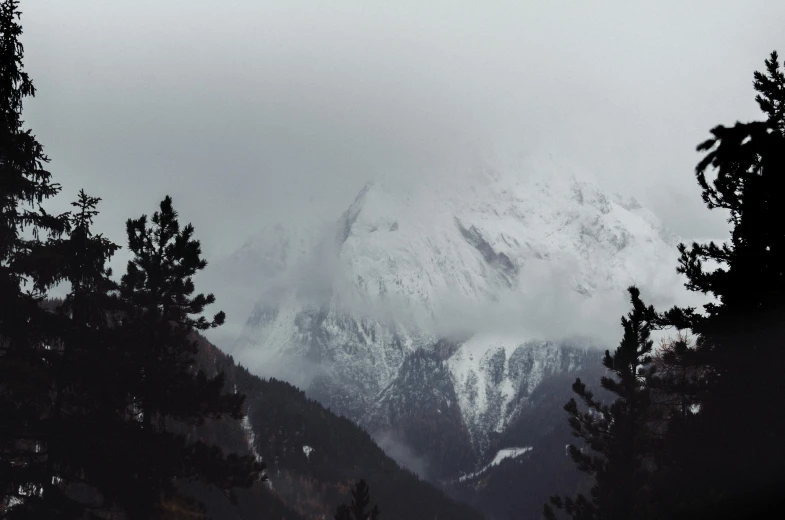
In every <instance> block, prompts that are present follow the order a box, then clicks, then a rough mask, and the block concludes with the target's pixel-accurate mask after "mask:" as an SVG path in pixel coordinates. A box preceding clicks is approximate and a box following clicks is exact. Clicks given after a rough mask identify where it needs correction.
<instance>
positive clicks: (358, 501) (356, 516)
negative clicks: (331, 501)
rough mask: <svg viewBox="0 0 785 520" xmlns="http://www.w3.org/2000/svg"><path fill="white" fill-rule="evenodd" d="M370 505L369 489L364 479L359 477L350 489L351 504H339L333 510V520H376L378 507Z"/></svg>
mask: <svg viewBox="0 0 785 520" xmlns="http://www.w3.org/2000/svg"><path fill="white" fill-rule="evenodd" d="M370 505H371V497H370V491H369V488H368V484H367V483H366V482H365V480H362V479H360V480H359V481H358V482H357V484H356V485H355V486H354V488H353V489H352V503H351V505H346V504H341V505H339V506H338V509H337V510H336V512H335V520H376V519H377V518H379V508H378V507H377V506H373V507H372V508H370V510H369V509H368V508H369V506H370Z"/></svg>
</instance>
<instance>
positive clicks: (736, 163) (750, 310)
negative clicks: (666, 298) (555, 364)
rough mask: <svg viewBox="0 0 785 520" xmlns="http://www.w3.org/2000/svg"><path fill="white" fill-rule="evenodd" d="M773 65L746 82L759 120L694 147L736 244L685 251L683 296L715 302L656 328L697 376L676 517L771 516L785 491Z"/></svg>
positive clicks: (780, 166) (783, 114)
mask: <svg viewBox="0 0 785 520" xmlns="http://www.w3.org/2000/svg"><path fill="white" fill-rule="evenodd" d="M778 59H779V58H778V56H777V53H776V52H773V53H772V54H771V56H770V58H769V59H768V60H766V72H765V73H760V72H756V73H755V81H754V83H753V86H754V88H755V90H756V91H757V97H756V100H757V102H758V105H759V106H760V108H761V110H762V111H763V112H764V114H765V115H766V120H765V121H759V122H751V123H737V124H735V125H734V126H732V127H725V126H717V127H716V128H714V129H713V130H712V131H711V133H712V134H713V136H712V138H711V139H708V140H707V141H705V142H704V143H702V144H701V145H699V146H698V150H699V151H701V152H705V153H706V155H705V157H704V158H703V160H701V161H700V163H699V164H698V166H697V168H696V177H697V181H698V183H699V185H700V186H701V189H702V193H703V200H704V202H705V203H706V205H707V207H708V208H709V209H721V210H724V211H726V212H727V213H728V215H729V223H730V225H731V236H730V240H729V241H727V242H726V243H723V244H715V243H713V242H712V243H709V244H698V243H693V244H692V245H691V247H687V246H686V245H684V244H682V245H680V246H679V251H680V254H681V256H680V260H679V261H680V266H679V271H680V272H681V273H683V274H685V275H686V276H687V287H688V288H689V289H691V290H693V291H700V292H702V293H708V294H710V295H712V296H713V297H714V298H715V301H714V302H712V303H710V304H708V305H706V306H705V307H704V309H703V312H702V313H699V312H696V310H695V309H691V308H686V309H682V308H674V309H671V310H670V311H668V312H667V313H666V314H665V316H664V318H663V319H662V323H663V324H665V325H674V326H676V327H678V328H680V329H689V330H691V331H692V332H693V333H694V334H695V335H696V336H697V341H696V345H695V348H694V349H688V350H686V351H685V352H684V353H683V362H685V363H690V364H691V365H692V366H701V367H703V377H702V380H701V384H702V386H703V388H702V390H701V395H700V399H699V403H698V404H699V405H700V411H699V413H697V414H694V417H689V418H688V420H687V422H688V424H682V425H681V427H680V428H674V429H673V431H672V435H671V439H670V441H669V442H670V443H671V444H674V445H683V446H685V449H684V450H683V453H684V457H685V458H684V459H683V460H681V461H680V462H677V463H679V464H680V471H675V472H674V474H675V475H681V476H682V477H683V478H682V479H681V481H679V482H678V484H674V487H676V488H680V489H681V491H682V495H683V496H685V497H690V498H689V500H686V499H685V501H684V503H683V504H682V505H681V506H679V507H682V508H683V509H685V513H684V514H685V515H688V514H690V513H689V510H693V511H694V510H696V509H701V510H705V509H706V508H714V509H715V510H716V511H717V512H730V511H733V512H734V513H728V514H735V511H737V510H738V509H744V510H746V511H747V512H750V511H751V508H754V507H756V506H755V505H754V504H756V503H757V504H759V506H760V508H761V509H763V508H766V507H770V506H771V503H769V501H770V500H771V499H772V498H773V497H776V496H778V495H779V494H780V488H781V484H782V482H783V481H785V444H784V443H783V442H782V439H783V438H785V410H783V407H782V406H781V404H780V403H781V402H782V399H783V398H785V382H783V378H782V376H781V375H780V373H779V372H780V370H781V367H782V366H783V363H785V350H783V348H782V346H783V340H785V272H784V271H783V267H782V266H783V265H785V204H783V203H782V200H781V199H782V193H783V189H784V188H785V175H784V174H785V108H784V107H785V74H783V71H782V69H781V67H780V64H779V62H778ZM707 264H708V265H717V267H711V268H707V267H706V266H707ZM698 473H699V474H700V476H698V475H697V474H698ZM690 502H691V503H692V504H691V505H690V504H689V503H690ZM712 514H714V513H712Z"/></svg>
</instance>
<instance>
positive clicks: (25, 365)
mask: <svg viewBox="0 0 785 520" xmlns="http://www.w3.org/2000/svg"><path fill="white" fill-rule="evenodd" d="M19 16H20V13H19V11H18V2H17V1H15V0H3V1H2V2H0V417H2V420H0V495H1V496H0V511H3V510H5V509H7V508H8V507H9V506H11V505H14V506H17V507H16V511H22V509H23V508H22V507H20V506H21V505H25V506H26V507H27V508H28V509H30V510H32V509H34V508H35V507H36V504H39V503H40V502H41V499H42V495H43V486H44V485H45V483H46V482H47V462H46V461H47V445H46V437H47V433H48V431H47V426H46V420H45V419H46V417H47V414H48V413H49V411H50V410H51V406H52V401H51V390H52V387H51V385H52V380H53V377H52V363H51V361H52V357H53V356H54V354H53V353H52V351H51V349H50V347H51V346H52V345H53V344H54V343H55V342H56V341H57V334H56V332H54V331H53V323H52V322H51V315H50V313H48V312H46V311H45V310H44V309H43V308H42V306H41V301H42V298H43V295H44V292H45V290H46V289H47V278H46V277H42V276H40V273H39V268H40V267H41V265H42V261H44V260H45V259H46V256H47V255H46V253H45V251H44V248H43V243H44V239H45V238H46V237H48V236H53V237H57V236H58V235H60V234H61V233H63V232H64V231H65V230H66V229H67V226H68V222H67V220H66V219H65V218H64V217H63V216H54V215H49V214H47V213H46V211H44V209H43V208H42V206H41V205H42V204H43V203H44V202H45V201H46V200H47V199H49V198H50V197H52V196H54V195H55V194H57V193H58V191H59V189H60V187H59V185H57V184H56V183H54V182H52V178H51V174H50V173H49V172H48V171H47V170H46V169H45V164H46V163H47V161H48V159H47V157H46V155H45V154H44V152H43V147H42V146H41V144H40V143H39V142H38V141H37V139H36V138H35V135H33V133H32V132H31V131H30V130H29V129H25V128H24V124H23V121H22V106H23V101H24V98H26V97H28V96H33V95H34V94H35V88H34V86H33V83H32V81H31V80H30V78H29V77H28V75H27V73H26V72H24V69H23V65H22V58H23V55H24V49H23V46H22V43H21V42H20V41H19V37H20V36H21V34H22V28H21V26H20V25H19V21H18V20H19Z"/></svg>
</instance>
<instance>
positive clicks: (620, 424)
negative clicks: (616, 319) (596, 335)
mask: <svg viewBox="0 0 785 520" xmlns="http://www.w3.org/2000/svg"><path fill="white" fill-rule="evenodd" d="M629 292H630V296H631V301H632V311H630V313H629V314H628V315H627V317H622V319H621V323H622V327H623V328H624V336H623V338H622V340H621V343H620V344H619V346H618V347H617V348H616V350H615V351H614V352H613V354H611V353H610V352H609V351H605V357H604V358H603V365H604V366H605V368H607V369H608V370H609V371H610V372H611V373H612V374H613V376H615V377H607V376H604V377H602V379H601V380H600V386H601V387H602V388H603V389H604V390H605V391H607V392H609V393H610V394H613V395H614V396H615V400H614V401H613V402H612V403H611V404H606V403H604V402H603V400H602V399H601V398H598V397H596V396H595V395H594V393H593V392H591V391H590V390H588V389H587V388H586V385H585V384H584V383H583V382H582V381H581V380H580V379H576V381H575V383H574V384H573V387H572V388H573V391H574V392H575V393H576V394H577V396H578V397H580V399H581V401H582V402H583V404H584V406H585V407H586V411H581V410H580V409H579V407H578V403H577V402H576V401H575V399H570V401H569V402H568V403H567V404H566V405H565V407H564V409H565V410H566V411H567V413H568V414H569V423H570V426H571V428H572V433H573V435H574V436H575V437H578V438H580V439H583V441H584V444H585V446H584V447H578V446H574V445H570V446H569V452H570V456H571V457H572V459H573V460H574V461H575V464H576V465H577V466H578V469H580V470H581V471H583V472H586V473H588V474H589V475H591V476H593V477H594V480H595V483H594V486H593V487H592V488H591V496H590V497H588V498H587V497H586V496H584V495H581V494H579V495H577V496H576V497H575V498H570V497H567V498H564V499H562V498H561V497H559V496H554V497H552V498H551V501H550V502H551V504H550V505H548V504H546V505H545V516H546V518H549V519H553V518H555V513H554V510H553V508H552V507H551V506H553V507H556V508H558V509H563V510H565V511H566V512H567V514H569V515H570V516H571V517H572V518H574V519H576V520H577V519H580V520H589V519H592V520H631V519H638V518H645V517H646V516H647V515H648V508H649V497H648V489H647V480H648V478H649V473H650V471H651V468H650V464H651V458H652V452H653V450H654V448H655V446H654V439H655V437H654V436H653V434H652V432H651V430H650V425H651V422H652V419H653V409H652V406H651V395H650V388H649V385H648V382H649V381H650V380H651V378H652V376H653V375H654V371H655V370H654V367H653V366H652V364H651V361H652V358H651V351H652V341H651V339H650V332H651V325H650V324H649V323H648V321H647V316H649V315H650V314H651V313H653V309H652V308H650V307H649V308H647V307H646V306H645V305H644V304H643V302H642V301H641V300H640V293H639V291H638V289H637V288H635V287H631V288H630V289H629Z"/></svg>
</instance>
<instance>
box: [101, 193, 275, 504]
mask: <svg viewBox="0 0 785 520" xmlns="http://www.w3.org/2000/svg"><path fill="white" fill-rule="evenodd" d="M126 227H127V231H128V247H129V249H130V251H131V253H133V255H134V258H133V259H132V260H130V261H129V262H128V267H127V270H126V273H125V274H124V275H123V277H122V281H121V285H120V294H121V297H122V299H123V301H124V303H125V305H126V308H125V310H124V312H125V315H124V316H123V317H122V331H123V334H124V337H125V340H124V342H125V355H126V357H125V361H124V367H125V372H124V373H123V375H122V376H121V381H122V384H123V386H124V388H128V389H129V392H130V401H129V403H128V404H129V410H130V413H131V416H132V418H133V419H134V420H133V421H131V422H129V423H128V424H127V429H128V431H126V432H125V433H124V434H125V435H126V436H127V441H128V442H129V443H130V445H131V446H133V448H132V449H131V450H129V455H130V456H126V457H125V458H124V459H123V460H122V461H121V463H122V464H123V465H124V466H125V467H126V469H125V471H127V472H128V474H129V475H130V477H131V479H132V482H131V483H130V485H129V486H127V487H124V486H122V485H116V486H115V489H114V491H115V492H116V493H117V499H118V500H120V501H121V502H122V503H123V504H124V505H125V507H126V508H127V509H128V510H129V511H130V512H131V514H132V516H133V517H139V518H153V517H156V516H159V515H161V514H162V509H163V504H171V503H172V502H173V501H180V502H182V501H183V496H182V494H181V493H179V491H178V489H177V482H178V481H181V480H193V479H199V480H202V481H204V482H206V483H208V484H211V485H214V486H216V487H217V488H219V489H220V490H222V491H224V492H226V493H227V494H229V495H230V496H232V495H231V490H232V488H234V487H237V486H250V485H251V484H252V483H253V482H255V481H257V480H258V479H259V478H260V475H261V471H262V469H263V468H262V466H261V465H260V464H259V463H257V462H256V461H255V460H254V458H253V457H251V456H245V457H240V456H237V455H234V454H230V455H225V454H223V453H222V452H221V450H220V449H219V448H217V447H214V446H209V445H207V444H204V443H202V442H199V441H196V442H194V441H190V440H188V439H187V436H186V434H185V433H182V432H181V433H176V432H175V429H176V428H177V426H178V425H180V426H183V425H184V426H198V425H200V424H202V423H203V422H204V421H205V420H207V419H220V418H222V417H231V418H234V419H239V418H241V417H242V408H243V402H244V396H243V395H241V394H234V393H224V376H223V374H218V375H217V376H215V377H208V376H207V375H206V374H205V373H204V372H202V371H197V370H196V369H195V367H194V363H195V355H196V353H197V343H196V340H195V336H194V333H195V332H196V331H199V330H205V329H208V328H211V327H216V326H219V325H220V324H222V323H223V321H224V313H223V312H219V313H217V314H216V315H215V316H214V317H213V318H212V319H210V320H208V319H207V318H205V317H204V316H202V312H203V311H204V310H205V308H206V307H207V306H208V305H210V304H212V303H213V302H214V301H215V298H214V296H213V295H212V294H210V295H206V296H205V295H204V294H195V293H196V290H195V286H194V282H193V276H194V275H195V274H196V273H197V272H198V271H200V270H201V269H204V267H205V266H206V265H207V262H206V261H205V260H204V259H203V258H202V256H201V246H200V244H199V241H197V240H195V239H194V238H193V234H194V228H193V226H191V225H190V224H189V225H187V226H185V227H183V228H181V227H180V224H179V221H178V218H177V213H176V212H175V210H174V208H173V206H172V199H171V198H170V197H166V198H165V199H164V200H163V201H162V202H161V205H160V211H157V212H155V213H154V214H153V216H152V219H151V220H150V222H148V220H147V217H146V216H144V215H143V216H142V217H140V218H138V219H130V220H128V222H127V225H126ZM117 484H122V480H121V481H119V482H118V483H117ZM198 510H199V507H198V506H197V505H195V506H194V511H195V512H197V513H198Z"/></svg>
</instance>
